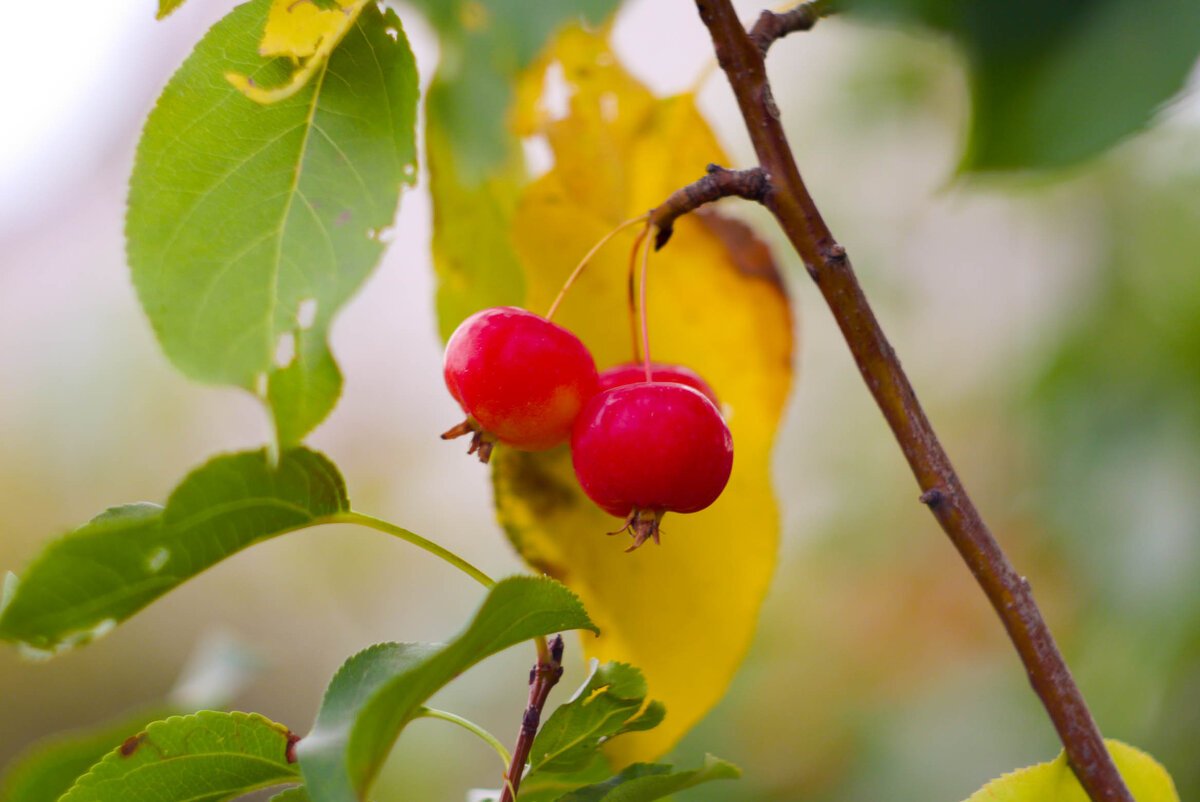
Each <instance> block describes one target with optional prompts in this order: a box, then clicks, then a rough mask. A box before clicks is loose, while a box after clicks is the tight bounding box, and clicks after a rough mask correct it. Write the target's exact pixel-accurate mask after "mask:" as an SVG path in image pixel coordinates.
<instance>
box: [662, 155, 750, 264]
mask: <svg viewBox="0 0 1200 802" xmlns="http://www.w3.org/2000/svg"><path fill="white" fill-rule="evenodd" d="M769 188H770V185H769V184H768V183H767V176H766V174H765V173H764V172H763V171H762V169H761V168H758V167H755V168H752V169H750V170H726V169H725V168H724V167H720V166H718V165H716V164H710V165H708V172H707V175H705V176H704V177H703V178H701V179H700V180H698V181H694V182H692V183H691V184H688V185H687V186H686V187H683V188H682V189H677V190H675V191H674V192H672V193H671V197H669V198H667V199H666V200H665V201H663V202H662V203H660V204H659V205H658V206H656V207H654V209H653V210H651V212H650V217H649V220H648V222H649V224H650V225H652V226H654V227H656V228H657V229H658V234H657V236H655V238H654V250H658V249H659V248H661V247H662V246H664V245H666V244H667V241H668V240H669V239H671V234H672V233H673V228H672V226H674V225H675V220H676V219H678V218H679V217H680V216H681V215H685V214H687V213H688V212H690V211H693V210H695V209H698V208H699V207H701V206H703V205H704V204H706V203H712V202H713V201H715V200H718V199H720V198H729V197H738V198H745V199H746V200H752V201H757V202H758V203H762V202H763V198H765V197H766V195H767V190H768V189H769Z"/></svg>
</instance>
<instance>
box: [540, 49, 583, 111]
mask: <svg viewBox="0 0 1200 802" xmlns="http://www.w3.org/2000/svg"><path fill="white" fill-rule="evenodd" d="M574 93H575V90H574V88H573V87H572V86H571V85H570V84H569V83H567V73H566V70H564V69H563V65H562V62H561V61H556V62H554V63H553V64H551V65H550V66H548V67H546V74H545V75H544V76H543V77H542V96H541V98H540V100H539V103H540V105H541V107H542V108H543V109H544V110H545V111H546V116H547V117H548V118H549V121H551V122H553V121H555V120H561V119H563V118H564V117H566V116H567V113H568V112H569V111H570V106H571V95H573V94H574Z"/></svg>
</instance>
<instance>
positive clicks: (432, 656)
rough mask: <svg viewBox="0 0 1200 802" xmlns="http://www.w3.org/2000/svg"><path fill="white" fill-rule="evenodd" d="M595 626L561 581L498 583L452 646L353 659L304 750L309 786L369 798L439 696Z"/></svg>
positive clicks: (383, 649) (379, 649)
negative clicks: (476, 672)
mask: <svg viewBox="0 0 1200 802" xmlns="http://www.w3.org/2000/svg"><path fill="white" fill-rule="evenodd" d="M568 629H591V630H594V629H595V627H594V625H593V624H592V622H591V621H590V620H589V619H588V617H587V613H585V612H584V610H583V606H582V605H581V604H580V603H579V599H577V598H576V597H575V595H574V594H572V593H571V592H570V591H569V590H567V589H566V588H565V587H563V586H562V585H560V584H558V583H557V582H555V581H553V580H550V579H545V578H540V577H523V576H519V577H511V578H509V579H505V580H502V581H501V582H498V583H497V584H496V585H495V587H493V588H492V589H491V590H490V591H489V592H488V595H487V598H486V599H484V602H483V604H482V605H481V606H480V608H479V611H478V612H477V613H476V614H475V617H474V618H473V619H472V620H471V623H470V624H469V625H468V626H467V628H466V629H465V630H463V632H461V633H459V635H458V636H457V637H455V638H454V639H453V640H451V641H450V642H448V643H446V644H442V645H438V644H415V643H408V644H396V643H392V644H381V645H379V646H375V647H372V648H370V649H367V650H365V651H363V652H360V653H359V654H357V655H355V656H354V657H352V658H350V660H348V661H347V662H346V663H345V664H344V665H343V666H342V668H341V669H339V670H338V672H337V674H335V675H334V677H333V680H332V681H331V682H330V684H329V688H328V689H327V690H326V692H325V698H324V700H323V701H322V702H321V709H320V711H319V712H318V714H317V721H316V723H315V724H314V725H313V729H312V732H310V733H309V734H308V735H307V736H306V737H305V738H304V739H303V740H301V741H300V743H299V745H298V751H297V754H298V755H299V758H300V768H301V771H302V772H303V774H304V781H305V785H306V786H307V787H308V788H309V789H310V792H311V794H312V796H313V797H314V798H316V799H320V800H321V801H322V802H353V801H354V800H361V799H365V798H366V794H367V791H368V790H369V789H370V786H371V784H372V782H373V781H374V779H375V776H376V774H378V772H379V767H380V766H381V765H382V763H383V760H384V758H386V757H387V754H388V752H389V751H390V750H391V747H392V744H393V743H394V742H395V740H396V738H397V737H398V736H399V735H400V731H401V730H402V729H403V728H404V727H405V725H407V724H408V722H410V721H411V720H412V719H413V718H414V717H415V716H416V715H417V714H418V713H419V712H420V710H421V707H422V705H424V703H425V701H426V700H427V699H429V697H430V696H432V695H433V694H434V693H435V692H436V691H437V690H438V689H440V688H441V687H442V686H444V685H445V684H446V683H448V682H449V681H450V680H452V679H454V678H455V677H456V676H458V675H459V674H461V673H462V672H463V671H465V670H467V669H468V668H470V667H471V666H472V665H474V664H475V663H477V662H479V661H480V660H483V659H484V658H486V657H488V656H490V655H492V654H495V653H496V652H499V651H501V650H503V649H506V648H508V647H509V646H512V645H514V644H517V643H520V642H521V641H525V640H529V639H531V638H534V637H537V636H540V635H549V634H551V633H554V632H560V631H563V630H568Z"/></svg>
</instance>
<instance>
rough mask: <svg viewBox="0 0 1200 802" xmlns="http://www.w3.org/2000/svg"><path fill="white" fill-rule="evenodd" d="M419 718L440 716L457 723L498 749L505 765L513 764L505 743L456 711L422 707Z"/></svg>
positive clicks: (444, 719)
mask: <svg viewBox="0 0 1200 802" xmlns="http://www.w3.org/2000/svg"><path fill="white" fill-rule="evenodd" d="M417 718H438V719H441V720H442V721H449V722H450V723H451V724H457V725H458V726H460V727H462V728H463V729H464V730H467V731H468V732H471V733H474V734H475V735H477V736H479V738H480V739H481V740H483V741H485V742H486V743H487V744H488V746H490V747H492V749H494V750H496V754H498V755H499V756H500V759H501V760H502V761H504V767H505V768H506V769H507V768H508V766H509V765H511V764H512V755H510V754H509V753H508V750H507V749H505V748H504V744H502V743H500V739H499V738H497V737H496V736H495V735H492V734H491V733H490V732H488V731H487V730H485V729H484V728H483V727H480V726H479V725H478V724H476V723H475V722H474V721H471V720H470V719H465V718H463V717H462V716H458V715H455V714H454V713H450V712H447V711H445V710H437V709H435V708H432V707H422V708H421V712H420V713H418V714H417Z"/></svg>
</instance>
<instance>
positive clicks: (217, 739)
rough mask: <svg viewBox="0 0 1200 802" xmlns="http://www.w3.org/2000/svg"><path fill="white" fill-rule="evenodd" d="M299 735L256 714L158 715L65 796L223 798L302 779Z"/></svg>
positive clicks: (110, 800) (81, 799) (155, 801)
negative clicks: (292, 754) (294, 737)
mask: <svg viewBox="0 0 1200 802" xmlns="http://www.w3.org/2000/svg"><path fill="white" fill-rule="evenodd" d="M290 743H291V733H290V732H289V731H288V729H287V727H284V726H283V725H282V724H275V723H274V722H271V721H268V720H267V719H265V718H263V717H262V716H259V715H257V714H253V713H216V712H212V711H205V712H201V713H196V714H194V715H191V716H174V717H172V718H169V719H166V720H165V721H156V722H154V723H153V724H151V725H150V726H148V727H147V728H146V729H145V730H143V731H142V732H140V733H138V734H137V735H135V736H133V737H131V738H129V739H128V740H126V741H125V742H124V743H123V744H122V745H121V746H119V747H117V748H116V749H114V750H113V751H112V752H110V753H109V754H108V755H106V756H105V757H104V759H103V760H101V761H100V762H99V763H97V764H96V765H95V766H93V767H92V770H91V771H89V772H88V773H87V774H84V775H83V776H82V777H80V778H79V780H78V781H77V782H76V783H75V785H74V787H72V788H71V790H70V791H69V792H68V793H67V794H66V795H65V796H64V797H63V798H62V800H61V802H173V801H174V800H179V801H180V802H184V800H186V802H221V800H226V799H233V798H235V797H238V796H240V795H242V794H245V793H249V792H250V791H254V790H257V789H259V788H269V787H271V786H273V785H282V784H284V783H288V782H295V781H296V780H297V774H298V771H297V769H296V766H295V764H294V763H289V762H288V746H289V744H290Z"/></svg>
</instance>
